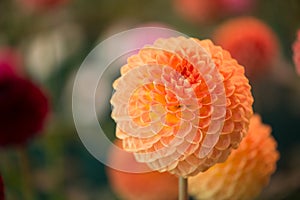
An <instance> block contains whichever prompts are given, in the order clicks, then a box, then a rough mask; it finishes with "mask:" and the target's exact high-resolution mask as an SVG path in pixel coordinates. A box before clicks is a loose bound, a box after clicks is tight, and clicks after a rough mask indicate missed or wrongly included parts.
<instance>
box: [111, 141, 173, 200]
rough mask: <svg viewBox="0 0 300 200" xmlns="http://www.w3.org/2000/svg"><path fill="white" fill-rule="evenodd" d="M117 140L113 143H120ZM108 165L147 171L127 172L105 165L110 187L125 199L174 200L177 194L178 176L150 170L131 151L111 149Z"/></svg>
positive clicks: (118, 144)
mask: <svg viewBox="0 0 300 200" xmlns="http://www.w3.org/2000/svg"><path fill="white" fill-rule="evenodd" d="M121 143H122V142H121V141H120V140H117V142H115V144H116V145H117V146H118V147H120V146H121V145H122V144H121ZM109 163H110V166H114V167H115V168H123V169H126V168H128V169H129V168H130V169H131V170H130V171H132V169H136V170H137V171H139V170H141V169H144V170H145V171H150V172H147V173H129V172H123V171H118V170H116V169H112V168H109V167H107V176H108V180H109V183H110V185H111V188H112V189H113V190H114V191H115V193H116V194H117V195H118V196H119V197H121V198H122V199H126V200H153V199H155V200H166V199H170V200H175V199H177V196H178V187H177V184H178V178H177V177H175V176H174V175H171V174H170V173H168V172H164V173H160V172H151V170H150V169H149V168H148V167H147V165H146V164H144V163H138V162H136V160H135V159H134V156H133V153H128V152H124V151H116V150H115V149H112V150H111V151H110V154H109Z"/></svg>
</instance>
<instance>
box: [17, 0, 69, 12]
mask: <svg viewBox="0 0 300 200" xmlns="http://www.w3.org/2000/svg"><path fill="white" fill-rule="evenodd" d="M18 1H20V3H21V4H22V5H23V6H24V7H25V8H27V9H29V10H32V11H46V10H51V9H54V8H57V7H59V6H62V5H64V4H66V3H68V2H69V1H70V0H18Z"/></svg>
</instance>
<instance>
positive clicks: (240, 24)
mask: <svg viewBox="0 0 300 200" xmlns="http://www.w3.org/2000/svg"><path fill="white" fill-rule="evenodd" d="M214 41H215V43H216V44H218V45H220V46H222V47H223V48H224V49H226V50H228V51H229V52H230V53H231V55H232V57H234V58H235V59H236V60H237V61H238V62H239V63H240V64H241V65H243V66H244V67H245V70H246V75H248V76H250V77H257V76H258V75H260V74H264V72H267V71H268V70H269V69H270V67H272V64H273V63H274V62H275V61H276V59H277V58H278V55H279V43H278V39H277V37H276V35H275V33H274V32H273V30H272V29H271V28H270V27H269V26H268V25H267V24H265V23H264V22H262V21H261V20H259V19H256V18H253V17H240V18H235V19H231V20H228V21H227V22H225V23H224V24H223V25H221V26H220V27H218V28H217V30H216V31H215V33H214Z"/></svg>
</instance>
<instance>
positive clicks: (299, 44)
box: [293, 30, 300, 75]
mask: <svg viewBox="0 0 300 200" xmlns="http://www.w3.org/2000/svg"><path fill="white" fill-rule="evenodd" d="M293 60H294V64H295V67H296V71H297V73H298V75H300V30H298V32H297V39H296V41H295V42H294V44H293Z"/></svg>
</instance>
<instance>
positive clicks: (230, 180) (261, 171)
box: [189, 115, 279, 200]
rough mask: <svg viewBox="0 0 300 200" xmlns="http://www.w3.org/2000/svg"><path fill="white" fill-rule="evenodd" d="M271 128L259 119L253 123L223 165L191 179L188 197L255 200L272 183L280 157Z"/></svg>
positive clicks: (254, 118) (208, 199) (219, 199)
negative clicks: (270, 180) (271, 177)
mask: <svg viewBox="0 0 300 200" xmlns="http://www.w3.org/2000/svg"><path fill="white" fill-rule="evenodd" d="M270 133H271V128H270V127H269V126H267V125H265V124H263V123H262V122H261V118H260V116H259V115H254V116H253V117H252V118H251V121H250V127H249V132H248V134H247V136H246V137H245V138H244V139H243V141H242V142H241V144H240V146H239V148H238V149H236V150H234V151H233V152H232V153H231V155H230V156H229V158H228V159H227V160H226V162H224V163H220V164H217V165H215V166H213V167H211V168H210V169H209V170H207V171H206V172H204V173H199V174H198V175H196V176H194V177H191V178H189V193H190V194H191V195H192V196H194V197H195V198H196V199H203V200H204V199H207V200H210V199H214V200H223V199H224V200H225V199H231V200H237V199H243V200H247V199H253V198H255V197H256V196H258V195H259V193H260V192H261V190H262V188H263V187H264V186H266V185H267V184H268V182H269V179H270V176H271V174H272V173H273V172H274V171H275V169H276V161H277V160H278V158H279V153H278V151H277V150H276V146H277V143H276V141H275V140H274V138H273V137H272V136H271V134H270Z"/></svg>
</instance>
